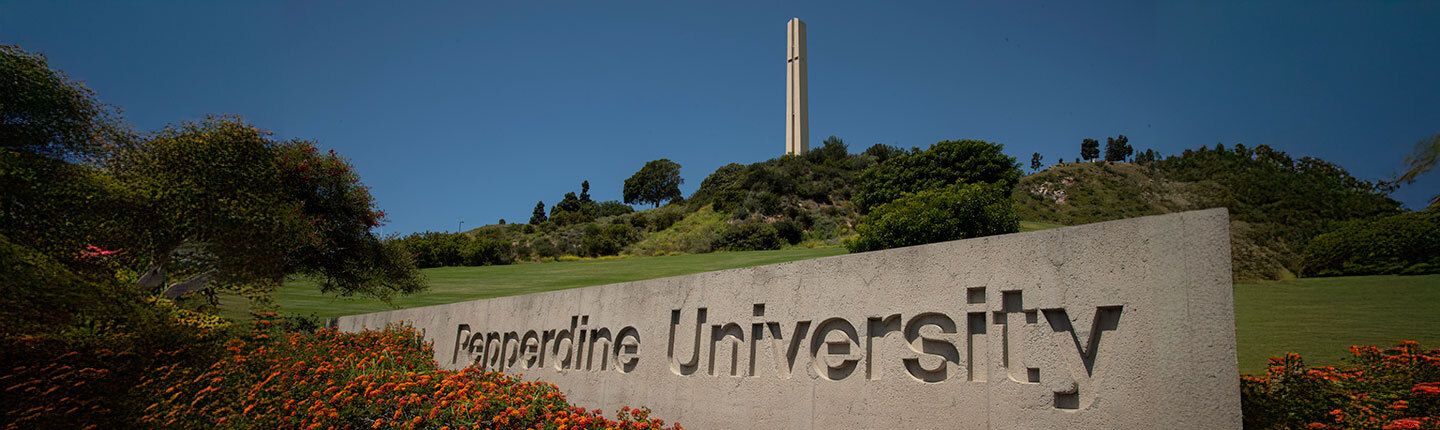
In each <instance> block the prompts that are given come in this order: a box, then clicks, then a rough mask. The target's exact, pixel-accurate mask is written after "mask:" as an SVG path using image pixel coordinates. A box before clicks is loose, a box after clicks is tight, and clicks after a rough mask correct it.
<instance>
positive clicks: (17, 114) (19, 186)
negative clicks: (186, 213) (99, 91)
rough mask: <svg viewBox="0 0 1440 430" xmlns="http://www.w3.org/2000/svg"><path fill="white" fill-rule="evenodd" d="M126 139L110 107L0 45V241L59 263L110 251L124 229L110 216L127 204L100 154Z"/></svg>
mask: <svg viewBox="0 0 1440 430" xmlns="http://www.w3.org/2000/svg"><path fill="white" fill-rule="evenodd" d="M133 139H134V136H133V134H132V133H130V132H129V130H128V129H126V128H125V127H124V126H123V125H122V124H121V121H120V119H119V115H118V113H117V112H116V110H115V109H113V108H111V107H109V106H106V105H104V104H102V103H100V102H99V101H98V100H97V99H96V96H95V93H94V92H93V91H90V90H89V89H87V88H85V86H84V85H82V84H80V83H79V82H75V81H71V80H70V79H69V78H68V77H66V76H65V74H64V73H62V72H59V71H56V70H51V69H50V67H49V64H48V63H47V62H46V60H45V56H43V55H40V54H31V53H27V52H25V51H23V50H21V49H20V48H18V47H13V46H0V236H6V237H8V238H9V239H10V240H11V241H12V242H14V243H15V244H16V245H19V246H25V247H28V248H31V249H33V250H36V251H40V252H41V253H43V254H45V255H47V256H49V257H50V258H51V259H53V260H54V261H57V262H61V263H62V264H69V263H72V262H73V261H74V256H75V253H76V252H78V251H79V250H80V249H82V248H84V247H85V246H91V245H101V246H109V245H107V244H106V242H109V241H110V240H111V239H113V237H112V236H113V235H112V233H121V232H124V231H125V230H126V228H125V226H124V225H123V222H122V220H121V219H120V218H119V217H118V216H115V214H114V213H112V212H113V211H117V210H122V209H124V208H126V207H128V200H129V199H127V198H126V197H125V196H124V191H125V190H124V189H123V188H122V187H119V186H117V184H116V183H115V181H114V179H113V178H111V177H110V176H108V175H107V174H106V173H105V171H104V168H103V167H104V162H105V161H106V160H107V159H108V158H107V157H105V155H107V154H108V153H109V152H110V150H111V149H113V148H116V147H119V146H124V145H129V144H131V143H132V142H133ZM72 266H73V265H72ZM71 269H76V267H71Z"/></svg>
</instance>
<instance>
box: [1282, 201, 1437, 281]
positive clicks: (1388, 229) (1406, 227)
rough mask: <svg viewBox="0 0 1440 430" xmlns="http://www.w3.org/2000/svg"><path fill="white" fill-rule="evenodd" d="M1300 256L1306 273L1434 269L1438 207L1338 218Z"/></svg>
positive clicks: (1406, 272) (1411, 272) (1402, 272)
mask: <svg viewBox="0 0 1440 430" xmlns="http://www.w3.org/2000/svg"><path fill="white" fill-rule="evenodd" d="M1302 258H1303V265H1304V270H1305V272H1304V275H1305V276H1307V277H1308V276H1356V275H1396V274H1399V275H1419V274H1425V273H1440V210H1435V209H1431V210H1425V211H1420V212H1408V213H1403V214H1399V215H1391V216H1387V217H1379V218H1372V219H1357V220H1352V221H1348V222H1344V223H1340V224H1339V225H1338V226H1337V227H1336V228H1334V229H1332V230H1331V231H1329V232H1327V233H1324V234H1321V235H1318V236H1315V237H1314V238H1313V239H1311V240H1310V242H1309V243H1308V244H1307V245H1306V246H1305V253H1304V255H1303V257H1302Z"/></svg>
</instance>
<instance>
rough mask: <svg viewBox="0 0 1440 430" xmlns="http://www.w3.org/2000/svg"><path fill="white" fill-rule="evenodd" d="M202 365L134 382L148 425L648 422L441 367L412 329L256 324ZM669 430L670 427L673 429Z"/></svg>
mask: <svg viewBox="0 0 1440 430" xmlns="http://www.w3.org/2000/svg"><path fill="white" fill-rule="evenodd" d="M257 324H258V325H260V326H261V327H262V329H261V330H257V331H256V332H255V333H253V334H251V335H249V336H247V337H244V338H241V339H236V340H232V341H230V342H229V343H227V344H226V345H225V346H226V348H227V350H228V351H229V352H230V353H229V354H228V355H226V356H223V357H221V358H220V359H219V361H217V362H215V363H214V364H213V365H211V366H200V367H185V366H177V367H171V368H162V369H157V370H156V372H154V377H152V378H148V379H147V380H146V381H144V382H143V383H141V384H140V386H138V387H136V391H137V392H138V393H140V394H142V395H143V396H144V397H145V398H148V399H151V401H153V404H152V405H150V406H148V407H147V408H146V409H145V414H144V415H143V416H142V417H140V422H141V424H143V425H145V426H148V427H173V428H225V427H231V428H331V427H332V426H333V428H366V429H369V428H405V429H413V428H427V429H437V428H445V427H448V428H456V429H460V428H477V429H478V428H551V429H553V428H558V427H561V426H564V428H577V429H601V428H616V429H638V428H656V427H661V426H663V425H664V423H663V422H662V421H660V420H658V419H652V418H649V417H648V411H646V410H643V409H641V410H630V409H629V408H622V409H621V410H620V411H618V412H617V413H616V416H615V419H614V420H611V419H607V418H605V417H603V416H601V415H600V411H599V410H594V411H589V410H585V409H584V408H578V407H572V406H571V405H570V404H569V403H567V402H566V400H565V397H564V396H563V394H562V393H561V392H560V391H559V390H558V389H557V388H556V387H555V386H554V385H552V384H548V383H545V382H540V381H520V380H517V379H515V378H512V377H510V376H508V375H505V374H502V373H497V372H485V371H482V370H479V369H477V368H474V367H471V368H468V369H465V370H462V371H446V370H441V369H439V368H438V366H437V365H436V363H435V360H434V349H433V348H431V346H430V345H429V344H428V343H426V342H425V341H424V339H423V338H422V337H421V336H420V334H419V332H417V331H416V330H414V329H412V328H409V327H405V326H394V325H391V326H387V327H386V328H385V329H383V330H372V331H364V332H360V333H340V332H337V331H334V330H320V331H318V332H316V333H314V334H282V333H280V332H279V331H277V330H272V329H268V328H265V327H268V326H269V321H264V320H262V321H258V322H257ZM673 428H676V429H678V428H679V426H673Z"/></svg>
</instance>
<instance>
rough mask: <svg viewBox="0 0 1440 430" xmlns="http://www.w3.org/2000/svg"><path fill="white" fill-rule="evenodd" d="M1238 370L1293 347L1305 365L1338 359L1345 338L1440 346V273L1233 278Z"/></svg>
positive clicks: (1252, 368)
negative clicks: (1267, 279)
mask: <svg viewBox="0 0 1440 430" xmlns="http://www.w3.org/2000/svg"><path fill="white" fill-rule="evenodd" d="M1235 338H1236V342H1237V343H1238V347H1239V360H1240V373H1248V374H1258V373H1263V372H1264V371H1265V365H1266V359H1267V358H1268V357H1272V356H1279V355H1283V354H1285V353H1286V352H1294V353H1298V354H1300V357H1302V358H1304V359H1305V364H1308V365H1335V364H1341V363H1342V361H1341V360H1342V359H1344V358H1346V357H1349V356H1350V353H1349V346H1350V345H1376V346H1381V347H1385V346H1390V345H1394V344H1395V342H1396V341H1399V340H1414V341H1418V342H1420V344H1421V346H1425V347H1429V348H1440V275H1427V276H1348V277H1337V278H1307V279H1299V280H1293V281H1274V282H1261V283H1247V284H1237V285H1235Z"/></svg>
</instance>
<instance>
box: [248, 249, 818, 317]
mask: <svg viewBox="0 0 1440 430" xmlns="http://www.w3.org/2000/svg"><path fill="white" fill-rule="evenodd" d="M844 253H845V248H839V247H830V248H791V249H783V250H778V251H746V252H714V253H709V254H691V255H674V256H664V257H634V258H617V259H610V260H582V261H564V262H552V263H532V264H512V265H508V266H480V267H439V268H434V269H425V270H424V273H425V277H426V278H427V279H428V280H429V281H430V290H429V291H426V292H425V293H422V294H418V295H413V296H408V297H401V298H397V299H396V300H395V305H397V306H399V307H402V308H409V307H416V306H429V305H439V304H446V303H455V302H462V301H466V300H476V299H485V298H490V297H500V296H513V295H518V294H529V293H538V292H542V291H552V290H563V289H566V288H575V287H588V286H592V285H605V284H613V283H616V282H627V281H638V280H643V279H654V278H664V277H669V276H679V275H686V274H691V273H700V272H709V271H714V270H724V269H733V268H737V267H750V266H760V265H765V264H773V263H782V262H786V261H795V260H806V259H811V258H819V257H829V256H832V255H840V254H844ZM274 298H275V302H276V304H278V305H279V306H280V310H281V311H282V312H285V313H287V314H291V315H310V314H315V315H317V316H320V317H322V318H326V317H334V316H340V315H352V314H362V313H368V312H377V311H384V310H389V309H391V308H390V307H389V306H387V305H385V304H384V303H381V302H379V301H376V300H361V299H344V298H335V297H332V296H327V295H322V294H320V290H319V289H318V288H316V287H315V286H314V285H313V284H310V283H308V282H292V283H289V284H286V285H285V287H283V288H281V289H280V291H278V292H276V294H275V295H274ZM236 305H237V306H240V307H243V304H241V303H238V302H237V303H236ZM232 307H235V306H227V308H232ZM238 314H243V312H238Z"/></svg>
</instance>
